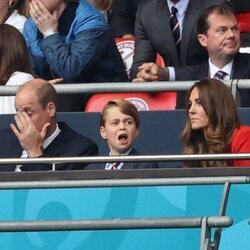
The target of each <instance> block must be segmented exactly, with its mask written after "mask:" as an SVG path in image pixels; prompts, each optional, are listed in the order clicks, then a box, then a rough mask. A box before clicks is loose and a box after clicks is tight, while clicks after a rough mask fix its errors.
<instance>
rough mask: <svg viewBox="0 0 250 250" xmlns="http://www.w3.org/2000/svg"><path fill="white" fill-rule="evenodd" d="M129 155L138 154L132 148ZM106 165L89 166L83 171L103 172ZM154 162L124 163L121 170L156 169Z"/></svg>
mask: <svg viewBox="0 0 250 250" xmlns="http://www.w3.org/2000/svg"><path fill="white" fill-rule="evenodd" d="M129 155H138V152H137V151H136V150H135V149H134V148H133V149H132V150H131V151H130V153H129ZM105 166H106V163H96V164H89V165H87V166H86V167H85V170H105ZM158 167H159V166H158V164H157V163H156V162H124V164H123V165H122V170H124V169H146V168H158Z"/></svg>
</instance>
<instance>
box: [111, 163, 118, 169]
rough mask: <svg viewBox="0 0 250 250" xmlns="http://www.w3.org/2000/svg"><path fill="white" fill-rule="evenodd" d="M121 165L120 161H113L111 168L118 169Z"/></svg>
mask: <svg viewBox="0 0 250 250" xmlns="http://www.w3.org/2000/svg"><path fill="white" fill-rule="evenodd" d="M119 165H120V162H114V163H112V167H111V170H117V167H118V166H119Z"/></svg>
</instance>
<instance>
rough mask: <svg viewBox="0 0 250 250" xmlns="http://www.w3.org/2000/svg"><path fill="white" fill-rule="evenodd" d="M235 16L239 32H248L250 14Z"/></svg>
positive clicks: (249, 30)
mask: <svg viewBox="0 0 250 250" xmlns="http://www.w3.org/2000/svg"><path fill="white" fill-rule="evenodd" d="M248 1H249V0H248ZM236 16H237V19H238V22H239V27H240V32H250V13H237V14H236Z"/></svg>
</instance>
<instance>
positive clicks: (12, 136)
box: [0, 79, 98, 172]
mask: <svg viewBox="0 0 250 250" xmlns="http://www.w3.org/2000/svg"><path fill="white" fill-rule="evenodd" d="M56 103H57V93H56V91H55V89H54V87H53V86H52V85H51V84H50V83H49V82H47V81H45V80H42V79H34V80H31V81H29V82H27V83H25V84H23V85H21V87H20V88H19V90H18V92H17V94H16V98H15V107H16V110H17V113H16V115H15V117H14V118H15V122H16V124H15V125H14V124H11V125H10V127H11V129H7V130H2V131H0V141H1V147H0V157H5V158H11V157H14V158H18V157H22V158H25V157H29V158H36V157H64V156H65V157H70V156H71V157H72V156H90V155H97V154H98V148H97V145H96V144H95V143H94V142H93V141H91V140H90V139H89V138H87V137H85V136H82V135H80V134H78V133H77V132H75V131H73V130H72V129H71V128H69V127H68V126H67V124H65V123H64V122H57V121H56ZM84 167H85V166H84V164H80V163H78V164H73V163H60V164H58V165H56V168H55V169H56V170H74V169H83V168H84ZM37 170H52V164H28V165H21V166H20V165H9V166H1V165H0V171H16V172H19V171H37Z"/></svg>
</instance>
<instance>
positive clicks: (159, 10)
mask: <svg viewBox="0 0 250 250" xmlns="http://www.w3.org/2000/svg"><path fill="white" fill-rule="evenodd" d="M224 1H225V0H192V1H191V0H167V1H166V0H141V2H140V4H139V7H138V11H137V14H136V24H135V37H136V42H135V53H134V59H133V65H132V69H131V71H130V76H131V79H134V78H135V77H136V74H137V73H138V67H139V66H141V65H142V64H143V63H146V62H155V61H156V55H157V53H159V54H160V55H161V56H162V57H163V60H164V63H165V65H169V66H180V65H182V66H185V65H196V64H199V63H201V62H203V61H205V60H206V59H207V57H208V55H207V51H206V50H205V49H204V48H203V47H202V46H201V45H200V44H199V41H198V39H197V32H196V28H195V23H196V20H197V18H198V17H199V14H200V13H201V11H202V10H203V9H205V8H207V7H208V6H211V5H213V4H218V3H222V2H224ZM172 11H173V12H174V13H173V14H171V13H172ZM175 11H177V12H175ZM173 26H176V27H177V28H175V29H174V28H173ZM171 27H172V28H171ZM172 30H174V32H172ZM177 37H178V39H177ZM175 39H177V40H175Z"/></svg>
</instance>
